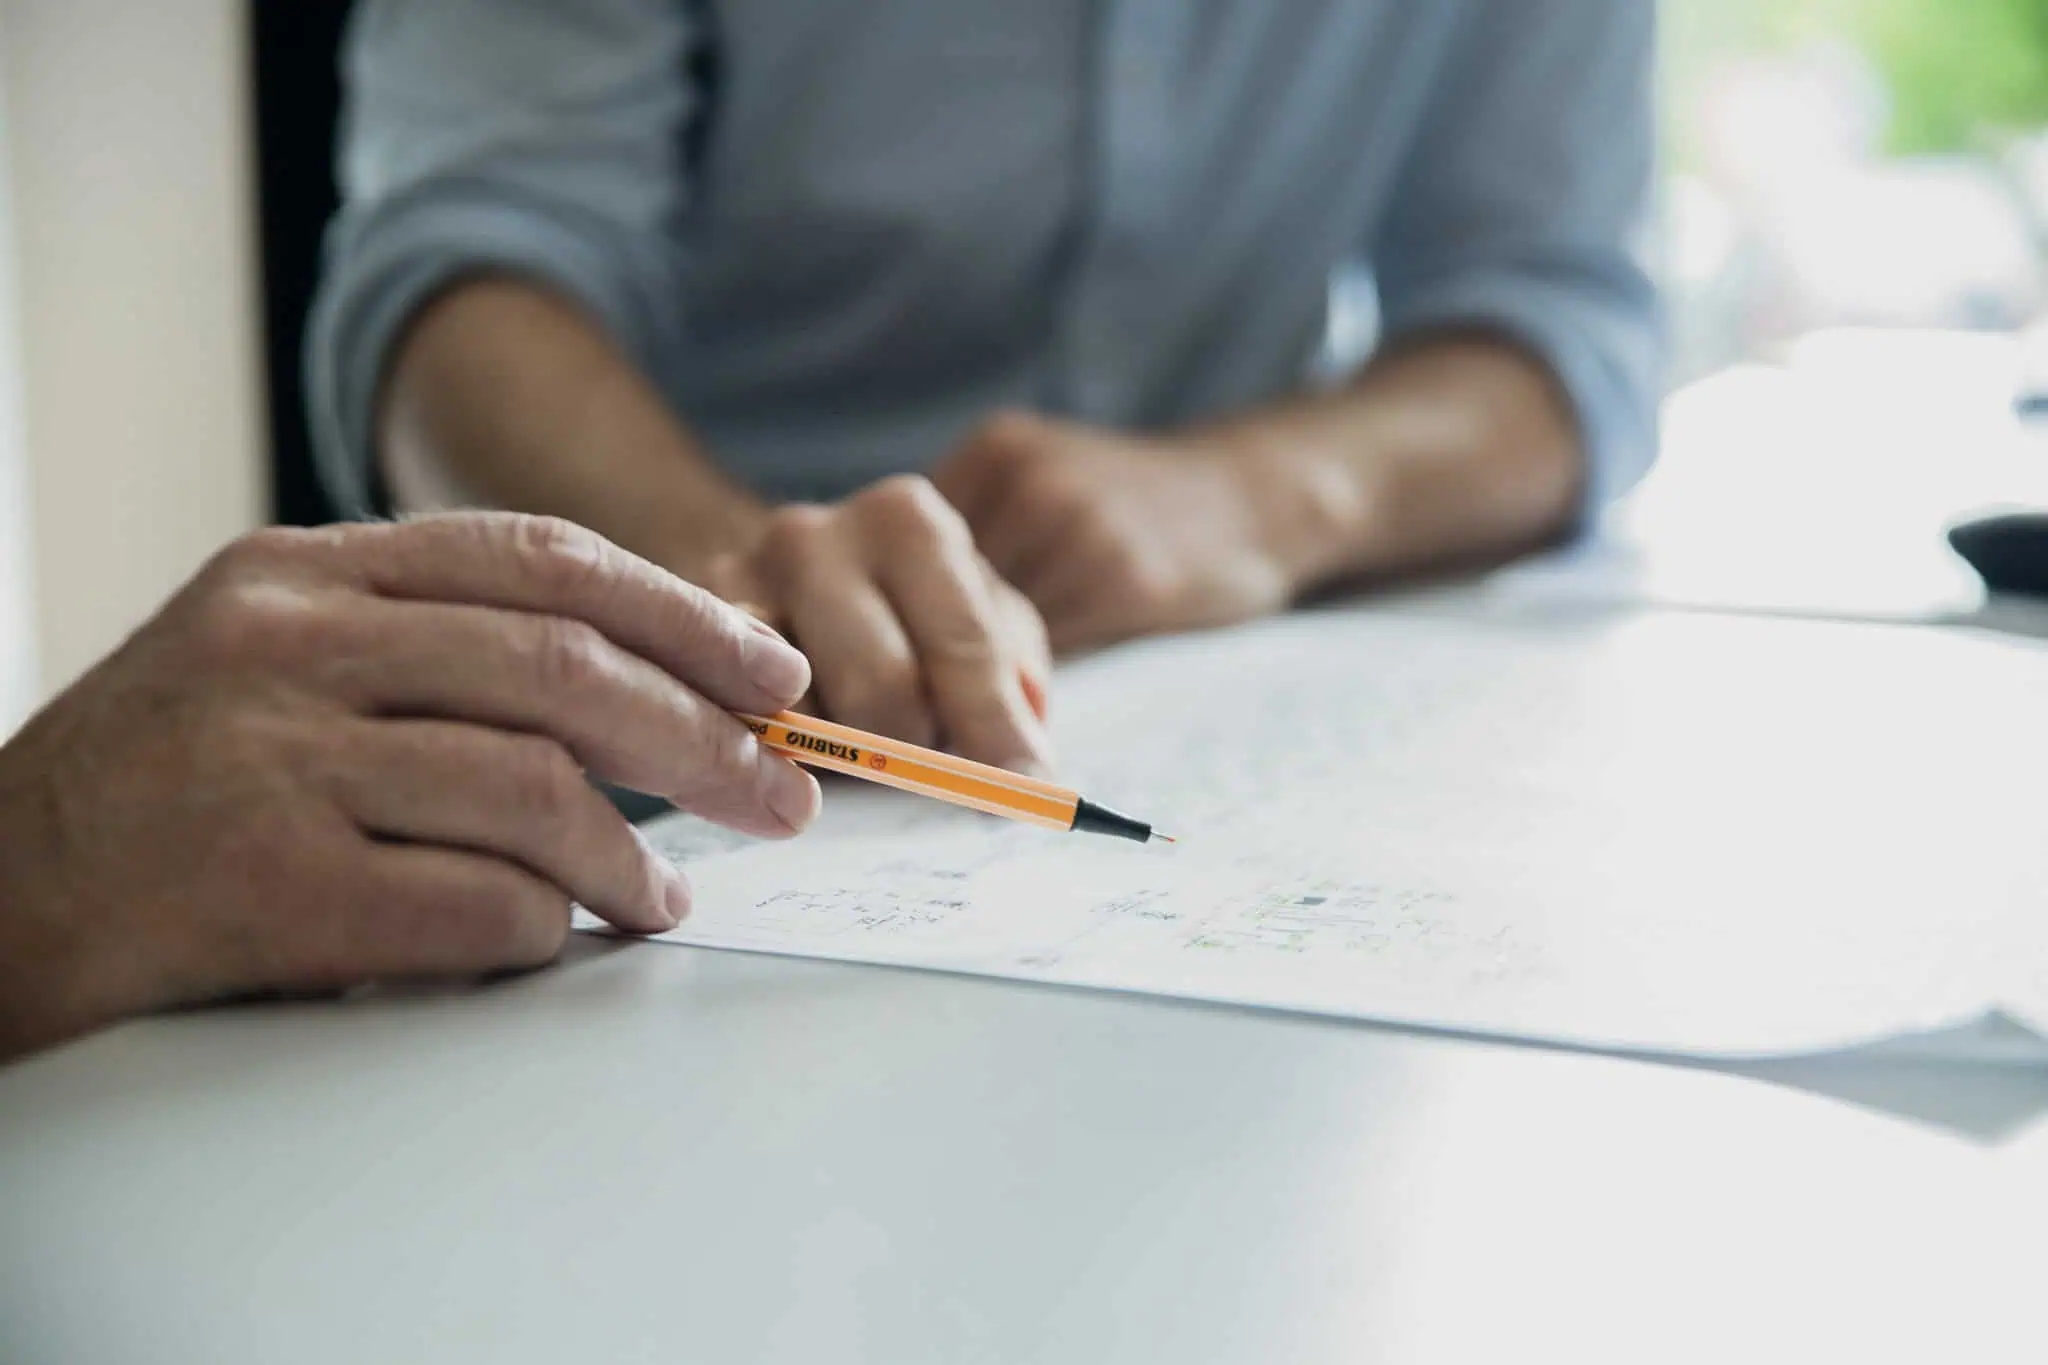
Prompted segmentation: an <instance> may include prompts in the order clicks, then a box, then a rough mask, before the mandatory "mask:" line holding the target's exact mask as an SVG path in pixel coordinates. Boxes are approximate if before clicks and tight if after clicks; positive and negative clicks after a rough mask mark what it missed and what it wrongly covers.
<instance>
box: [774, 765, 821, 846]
mask: <svg viewBox="0 0 2048 1365" xmlns="http://www.w3.org/2000/svg"><path fill="white" fill-rule="evenodd" d="M761 799H762V800H763V801H764V802H765V803H766V804H767V806H768V809H769V810H770V811H771V812H773V813H774V816H775V818H776V819H778V820H780V821H781V822H782V823H783V824H785V825H787V826H788V827H789V831H790V833H792V834H795V833H799V832H801V831H802V830H803V829H805V828H806V827H808V826H809V825H810V823H811V821H813V820H815V819H817V818H818V807H819V806H821V805H823V804H824V801H825V793H824V792H822V791H821V790H819V788H818V779H817V778H815V777H812V776H811V775H810V774H809V773H807V772H805V771H804V770H803V769H802V768H799V767H797V766H796V764H794V763H791V762H790V761H789V760H788V759H786V758H778V757H776V756H775V755H774V754H771V753H769V752H767V751H766V750H763V751H762V753H761Z"/></svg>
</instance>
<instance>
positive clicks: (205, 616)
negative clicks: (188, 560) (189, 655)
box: [185, 581, 326, 668]
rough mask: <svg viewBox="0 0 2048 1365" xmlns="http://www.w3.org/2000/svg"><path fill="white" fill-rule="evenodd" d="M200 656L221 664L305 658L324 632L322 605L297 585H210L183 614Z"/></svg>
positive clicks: (187, 631)
mask: <svg viewBox="0 0 2048 1365" xmlns="http://www.w3.org/2000/svg"><path fill="white" fill-rule="evenodd" d="M185 625H186V633H187V637H188V639H189V641H190V643H191V645H192V647H193V648H194V649H195V650H196V652H197V654H198V656H199V658H200V659H201V660H203V661H205V662H207V663H210V664H213V665H215V666H217V667H237V668H239V667H247V666H249V665H252V664H262V663H275V662H282V661H286V660H294V659H296V660H302V661H303V660H305V659H306V658H307V656H308V655H309V654H311V653H312V652H313V651H314V650H316V649H317V647H318V645H319V643H320V640H321V637H322V636H323V635H324V634H325V631H326V626H325V622H324V617H323V615H322V613H321V611H320V609H319V607H318V605H317V604H316V603H315V602H313V601H312V600H311V599H309V598H308V597H307V596H306V595H304V594H303V593H301V592H299V591H297V590H296V589H292V588H287V587H282V586H278V585H274V584H267V583H263V582H260V581H243V582H233V583H229V584H226V585H222V586H211V585H210V586H209V588H208V590H207V591H205V592H203V593H201V594H200V595H199V597H198V599H197V601H196V602H195V603H194V604H193V606H192V608H191V610H190V611H189V612H188V613H187V615H186V618H185Z"/></svg>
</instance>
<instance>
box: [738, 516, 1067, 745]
mask: <svg viewBox="0 0 2048 1365" xmlns="http://www.w3.org/2000/svg"><path fill="white" fill-rule="evenodd" d="M704 581H705V582H706V583H707V584H708V585H709V586H710V587H711V588H712V590H713V591H715V592H717V593H718V594H719V596H721V597H723V598H725V599H726V600H728V601H731V602H737V603H740V604H742V605H743V606H745V607H746V608H747V609H748V610H749V611H751V612H753V613H755V614H756V615H757V616H759V617H761V618H762V619H763V620H766V621H768V622H771V623H772V624H774V625H775V626H777V627H778V628H780V629H782V630H784V631H786V632H787V633H788V635H789V637H790V638H791V639H792V640H794V641H795V642H796V644H797V645H798V646H799V647H800V648H802V650H803V651H804V653H805V654H806V655H808V656H809V657H810V660H811V664H812V667H814V668H815V669H816V670H817V681H816V684H815V689H816V690H815V697H814V699H813V700H814V704H815V705H816V707H817V708H818V709H819V710H820V711H822V712H823V713H824V714H825V715H826V716H828V717H830V718H831V719H833V720H838V721H842V722H844V723H846V724H848V725H853V726H858V727H860V728H861V729H864V730H874V731H878V732H880V733H882V734H885V735H890V736H893V737H895V738H897V739H902V740H908V741H909V742H910V743H913V744H923V745H943V746H944V747H946V748H948V749H951V750H952V751H953V752H955V753H958V754H960V755H961V756H963V757H965V758H972V759H979V760H980V761H982V762H984V763H993V764H995V765H996V766H997V767H1002V768H1010V769H1013V770H1017V771H1023V772H1041V773H1042V772H1044V771H1045V770H1046V769H1047V768H1048V767H1049V766H1050V764H1051V745H1050V742H1049V740H1048V738H1047V735H1046V730H1045V724H1044V715H1043V712H1044V706H1045V693H1046V687H1047V685H1048V680H1049V678H1050V676H1051V669H1052V665H1051V656H1050V653H1049V651H1048V649H1047V645H1046V635H1045V622H1044V620H1043V619H1042V618H1041V617H1040V616H1039V614H1038V609H1037V608H1036V607H1033V606H1032V605H1031V603H1030V602H1028V601H1027V600H1025V598H1024V597H1023V595H1022V594H1020V593H1018V592H1017V591H1016V589H1014V588H1012V587H1011V586H1010V585H1009V584H1008V583H1006V582H1004V581H1003V580H1002V579H1001V578H1000V577H999V576H998V575H997V574H996V572H995V570H994V569H992V568H991V567H989V564H988V561H987V560H985V559H983V558H982V556H981V553H980V551H978V550H977V549H975V546H974V534H973V532H972V531H971V530H970V529H969V528H968V525H967V523H966V522H965V521H964V520H962V518H961V516H960V514H959V513H958V512H956V511H955V510H954V509H953V506H952V504H950V503H948V502H947V501H946V500H945V498H944V497H942V496H940V494H939V491H938V490H937V489H936V488H933V487H932V485H931V484H930V483H929V482H928V481H926V480H924V479H921V478H916V477H912V476H908V475H905V476H899V477H896V478H891V479H884V480H882V481H881V482H880V483H877V484H874V485H872V486H871V487H869V488H867V489H864V490H863V491H862V492H860V493H859V494H857V495H855V496H854V497H852V498H850V499H848V500H847V501H845V502H843V503H839V504H837V505H835V506H831V507H811V506H791V507H784V508H781V509H779V510H777V511H774V512H771V513H769V514H768V516H767V520H766V525H765V527H764V529H763V530H762V532H761V534H760V535H759V536H758V537H757V538H756V540H755V543H754V545H753V547H752V548H751V549H750V550H748V551H746V552H743V553H740V554H734V555H729V556H726V557H724V558H723V559H721V560H719V561H716V562H715V563H713V564H712V565H711V566H710V568H709V570H708V572H707V573H706V574H705V575H704Z"/></svg>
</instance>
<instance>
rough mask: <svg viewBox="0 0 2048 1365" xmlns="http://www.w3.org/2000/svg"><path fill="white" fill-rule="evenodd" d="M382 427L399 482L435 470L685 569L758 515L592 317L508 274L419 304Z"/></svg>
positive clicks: (469, 490) (754, 503)
mask: <svg viewBox="0 0 2048 1365" xmlns="http://www.w3.org/2000/svg"><path fill="white" fill-rule="evenodd" d="M378 426H379V441H378V450H379V458H380V460H381V462H382V464H383V467H384V470H385V472H386V474H387V477H391V478H392V479H393V481H394V484H395V485H396V486H398V487H400V488H401V490H402V489H403V488H404V487H405V485H406V483H407V482H408V481H411V482H415V483H416V482H417V481H418V474H419V472H420V471H432V472H434V473H435V474H437V475H438V476H439V477H440V481H441V482H443V483H446V484H450V485H452V486H454V487H457V488H459V489H461V490H462V492H463V494H464V496H465V497H466V498H468V499H471V500H474V501H478V502H482V503H485V504H488V505H490V506H494V507H501V508H507V509H510V510H513V511H520V512H542V513H549V514H553V515H557V516H562V517H566V518H568V519H570V520H572V521H576V522H580V523H581V524H583V525H585V526H588V527H590V528H591V529H593V530H596V531H598V532H600V533H601V534H603V535H605V536H606V537H608V538H609V539H611V540H613V541H615V542H616V543H618V544H620V545H623V546H624V547H626V548H627V549H629V550H632V551H634V552H636V553H638V554H640V555H642V556H644V557H646V558H648V559H651V560H653V561H655V562H656V563H658V564H662V565H664V566H666V567H668V568H670V569H672V570H674V571H675V572H677V573H679V574H681V575H683V576H684V577H686V578H690V579H693V580H701V578H702V575H703V572H704V569H705V566H706V565H708V564H709V563H710V562H711V561H712V560H713V559H715V558H716V557H718V556H719V555H721V554H724V553H726V552H729V551H733V550H737V549H740V548H742V547H744V546H745V545H746V544H747V543H749V541H750V540H751V538H752V536H753V534H754V528H755V527H756V525H757V523H758V522H759V520H760V518H761V516H762V515H763V509H762V507H761V505H760V503H759V502H758V500H756V499H755V498H754V497H753V496H752V495H750V494H749V493H747V492H746V491H745V490H744V489H742V488H740V487H739V486H738V485H737V484H735V483H734V482H733V481H732V480H731V479H729V478H727V477H726V476H725V475H724V474H723V473H722V472H721V471H720V470H719V469H718V468H717V467H716V465H715V464H714V463H713V462H712V460H711V458H710V457H709V455H708V454H707V453H706V452H705V451H704V450H703V448H702V447H701V446H699V445H698V444H697V443H696V441H694V440H693V439H692V438H691V436H690V434H689V433H688V431H686V430H685V429H684V427H683V426H682V424H681V423H679V422H678V421H677V420H676V418H675V416H674V414H673V413H671V412H670V410H669V408H668V406H667V405H666V404H665V403H664V402H663V400H662V398H661V396H660V394H658V393H657V392H656V391H655V390H654V388H653V386H652V385H650V384H649V383H648V382H647V380H646V379H645V378H644V377H643V376H642V375H641V374H640V373H639V371H638V370H637V369H636V368H635V367H634V365H633V364H632V362H631V361H630V360H629V359H628V358H627V357H626V356H625V355H623V354H621V353H620V351H619V350H618V348H617V347H616V346H614V345H613V344H612V342H611V341H610V339H609V338H608V337H606V336H605V334H604V333H603V332H602V331H601V330H600V329H599V328H598V327H597V326H596V325H595V324H594V323H592V322H591V321H590V320H589V319H588V318H587V317H586V316H585V315H584V314H583V313H582V312H580V311H579V310H578V309H576V308H575V307H574V306H572V305H570V304H568V303H566V302H564V301H562V300H561V299H559V298H557V297H555V296H554V295H552V294H550V293H548V292H546V291H545V290H543V289H541V288H539V287H538V286H534V285H529V284H525V283H522V282H519V281H515V280H509V279H495V278H493V279H478V280H473V281H470V282H468V283H465V284H462V285H459V286H457V287H456V288H454V289H452V290H450V291H449V292H448V293H447V294H445V295H443V296H442V297H441V298H440V299H438V300H437V301H436V302H434V303H433V304H432V305H431V306H429V307H428V308H427V309H425V310H423V311H422V313H421V315H420V317H419V318H418V319H417V320H416V321H415V322H414V323H413V325H412V327H411V328H410V330H409V331H408V332H407V334H406V335H405V337H404V338H403V340H402V341H401V342H400V344H399V346H398V351H397V357H396V359H395V361H394V363H393V364H392V366H391V370H390V376H389V378H388V380H387V382H386V385H385V390H384V393H383V395H382V398H381V401H380V404H379V423H378ZM409 476H410V478H409ZM406 510H423V509H416V508H408V509H406Z"/></svg>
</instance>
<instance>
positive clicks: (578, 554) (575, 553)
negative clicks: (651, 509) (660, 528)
mask: <svg viewBox="0 0 2048 1365" xmlns="http://www.w3.org/2000/svg"><path fill="white" fill-rule="evenodd" d="M508 525H509V528H510V529H509V532H508V534H509V535H510V537H511V540H512V549H513V554H514V556H515V557H516V558H517V560H518V561H519V562H520V563H522V564H524V565H525V566H526V569H527V572H529V573H531V574H532V575H533V576H534V577H535V579H537V580H538V581H539V582H540V583H541V584H542V586H544V587H546V588H549V589H552V590H554V591H557V592H560V593H563V594H573V593H577V592H580V591H583V590H585V589H588V588H590V587H591V586H592V585H593V584H599V583H602V582H604V581H605V580H606V579H607V578H609V577H610V576H611V574H612V573H613V572H614V571H615V569H616V556H615V554H614V552H613V550H612V546H611V543H610V542H609V541H607V540H606V539H605V538H604V537H603V536H600V535H599V534H597V532H595V531H593V530H590V529H589V528H588V527H585V526H579V525H577V524H576V523H575V522H573V521H568V520H565V519H563V518H561V517H532V516H522V517H516V518H514V519H512V520H511V521H510V522H509V523H508Z"/></svg>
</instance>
